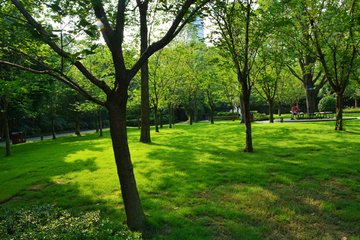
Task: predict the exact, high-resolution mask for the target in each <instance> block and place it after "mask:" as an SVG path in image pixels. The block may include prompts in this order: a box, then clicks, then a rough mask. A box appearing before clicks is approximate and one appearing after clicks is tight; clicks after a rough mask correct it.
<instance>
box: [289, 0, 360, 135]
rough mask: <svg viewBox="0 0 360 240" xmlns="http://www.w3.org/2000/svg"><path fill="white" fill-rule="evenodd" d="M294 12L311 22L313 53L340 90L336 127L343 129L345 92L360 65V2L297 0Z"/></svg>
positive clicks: (336, 128)
mask: <svg viewBox="0 0 360 240" xmlns="http://www.w3.org/2000/svg"><path fill="white" fill-rule="evenodd" d="M291 4H293V5H291V6H292V7H293V10H294V12H300V13H301V14H299V16H301V17H302V19H304V21H306V22H307V23H308V24H309V32H310V41H311V44H312V45H313V46H314V49H315V50H314V52H313V54H314V55H315V56H316V57H317V58H318V59H319V61H320V62H321V65H322V68H323V71H324V74H325V77H326V79H327V81H328V82H329V84H330V86H331V87H332V89H333V90H334V91H335V93H336V124H335V130H343V119H342V111H343V110H342V109H343V95H344V92H345V89H346V86H347V85H348V83H349V81H350V76H351V74H352V73H353V72H354V71H355V70H356V69H357V67H358V66H359V62H358V58H357V57H358V51H359V43H360V35H359V30H360V28H359V24H358V20H357V19H358V18H359V14H360V9H359V7H360V6H359V2H358V1H356V0H346V1H322V2H320V3H317V4H315V3H314V2H312V1H294V2H293V3H291Z"/></svg>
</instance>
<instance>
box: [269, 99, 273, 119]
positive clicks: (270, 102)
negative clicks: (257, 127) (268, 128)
mask: <svg viewBox="0 0 360 240" xmlns="http://www.w3.org/2000/svg"><path fill="white" fill-rule="evenodd" d="M268 102H269V122H270V123H274V101H273V100H272V99H270V100H268Z"/></svg>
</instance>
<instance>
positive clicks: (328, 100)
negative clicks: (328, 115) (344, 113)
mask: <svg viewBox="0 0 360 240" xmlns="http://www.w3.org/2000/svg"><path fill="white" fill-rule="evenodd" d="M335 106H336V100H335V98H333V97H330V96H329V97H323V98H322V99H321V100H320V102H319V105H318V109H319V111H320V112H325V111H326V112H328V111H331V112H336V109H335Z"/></svg>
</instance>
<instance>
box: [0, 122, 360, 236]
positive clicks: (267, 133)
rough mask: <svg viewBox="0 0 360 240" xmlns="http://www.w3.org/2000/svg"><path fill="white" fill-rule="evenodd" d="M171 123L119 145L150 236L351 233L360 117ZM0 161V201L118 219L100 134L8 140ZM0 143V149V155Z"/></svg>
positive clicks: (355, 225)
mask: <svg viewBox="0 0 360 240" xmlns="http://www.w3.org/2000/svg"><path fill="white" fill-rule="evenodd" d="M333 128H334V122H318V123H291V124H285V123H284V124H256V123H255V124H253V125H252V130H253V145H254V149H255V152H254V153H252V154H250V153H244V152H243V151H242V150H243V148H244V146H245V130H244V125H240V124H239V122H238V121H237V122H232V121H224V122H216V124H215V125H210V124H209V123H207V122H205V123H198V124H195V125H193V126H190V125H183V124H181V125H175V128H174V129H167V128H164V129H160V133H154V132H152V143H151V144H143V143H139V136H140V131H139V130H137V129H136V128H129V133H128V135H129V144H130V152H131V155H132V161H133V164H134V170H135V176H136V179H137V185H138V188H139V192H140V198H141V200H142V204H143V207H144V211H145V214H146V215H147V216H148V230H147V231H146V232H145V233H144V236H145V237H146V238H154V239H313V238H319V239H341V238H343V237H347V238H349V239H359V236H360V162H359V156H360V148H359V147H358V146H359V143H360V137H359V134H360V120H351V121H345V128H346V131H343V132H335V131H334V130H333ZM12 148H13V149H12V150H13V151H12V152H13V156H12V157H7V158H5V157H0V171H1V174H0V182H1V185H0V193H1V194H0V202H2V205H3V206H8V207H13V206H23V205H29V204H34V203H36V204H41V203H50V204H56V205H57V206H59V207H64V208H71V207H76V208H79V209H81V210H101V211H102V213H103V214H104V215H105V216H106V217H110V218H111V219H113V220H114V221H118V220H119V219H121V221H124V220H125V214H124V207H123V203H122V199H121V191H120V187H119V183H118V179H117V175H116V167H115V162H114V157H113V152H112V145H111V140H110V137H109V132H108V131H105V136H104V137H103V138H99V137H98V135H97V134H95V133H92V134H87V135H85V136H81V137H76V136H70V137H64V138H59V139H57V140H44V141H41V142H32V143H26V144H21V145H14V146H12ZM3 155H5V148H4V147H1V148H0V156H3Z"/></svg>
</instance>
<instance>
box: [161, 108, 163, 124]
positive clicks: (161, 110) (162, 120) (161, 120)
mask: <svg viewBox="0 0 360 240" xmlns="http://www.w3.org/2000/svg"><path fill="white" fill-rule="evenodd" d="M160 128H163V110H162V109H161V110H160Z"/></svg>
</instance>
